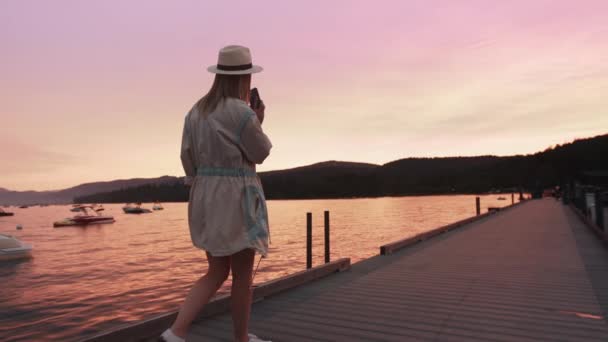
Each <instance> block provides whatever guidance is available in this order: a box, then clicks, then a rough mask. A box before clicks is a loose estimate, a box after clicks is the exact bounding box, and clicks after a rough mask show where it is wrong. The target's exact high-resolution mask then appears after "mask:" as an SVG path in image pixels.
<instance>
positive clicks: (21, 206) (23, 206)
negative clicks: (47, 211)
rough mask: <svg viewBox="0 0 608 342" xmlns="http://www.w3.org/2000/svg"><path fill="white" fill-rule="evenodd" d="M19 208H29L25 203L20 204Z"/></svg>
mask: <svg viewBox="0 0 608 342" xmlns="http://www.w3.org/2000/svg"><path fill="white" fill-rule="evenodd" d="M19 208H21V209H25V208H28V206H27V205H25V204H24V205H20V206H19Z"/></svg>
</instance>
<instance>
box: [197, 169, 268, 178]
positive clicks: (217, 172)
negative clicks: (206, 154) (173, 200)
mask: <svg viewBox="0 0 608 342" xmlns="http://www.w3.org/2000/svg"><path fill="white" fill-rule="evenodd" d="M196 174H197V175H198V176H218V177H255V176H256V173H255V170H252V169H245V168H225V167H201V168H199V169H197V170H196Z"/></svg>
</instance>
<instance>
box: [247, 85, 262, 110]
mask: <svg viewBox="0 0 608 342" xmlns="http://www.w3.org/2000/svg"><path fill="white" fill-rule="evenodd" d="M260 102H262V99H260V93H259V92H258V88H253V89H251V94H250V95H249V105H250V106H251V108H252V109H257V108H258V107H259V106H260Z"/></svg>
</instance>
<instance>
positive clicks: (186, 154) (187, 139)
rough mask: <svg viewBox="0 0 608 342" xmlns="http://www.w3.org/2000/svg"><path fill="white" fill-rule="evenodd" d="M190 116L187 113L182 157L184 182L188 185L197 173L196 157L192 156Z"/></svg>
mask: <svg viewBox="0 0 608 342" xmlns="http://www.w3.org/2000/svg"><path fill="white" fill-rule="evenodd" d="M188 117H189V116H188V115H186V120H185V122H184V130H183V132H182V147H181V152H180V157H181V160H182V167H183V168H184V172H185V173H186V178H185V179H184V183H186V185H192V181H193V178H194V176H195V173H196V168H195V166H194V158H193V157H192V145H191V142H192V139H191V136H190V125H189V124H188Z"/></svg>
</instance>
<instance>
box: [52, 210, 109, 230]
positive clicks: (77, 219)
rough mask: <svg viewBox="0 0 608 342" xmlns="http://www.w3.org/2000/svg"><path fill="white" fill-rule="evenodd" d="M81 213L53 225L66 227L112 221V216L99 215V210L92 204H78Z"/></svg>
mask: <svg viewBox="0 0 608 342" xmlns="http://www.w3.org/2000/svg"><path fill="white" fill-rule="evenodd" d="M78 208H79V211H80V212H81V213H82V214H81V215H76V216H74V217H71V218H66V219H64V220H61V221H57V222H54V223H53V227H67V226H86V225H90V224H102V223H114V222H115V220H114V217H113V216H104V215H101V214H100V212H101V210H98V209H96V208H95V206H92V205H81V206H78ZM102 210H103V209H102Z"/></svg>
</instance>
